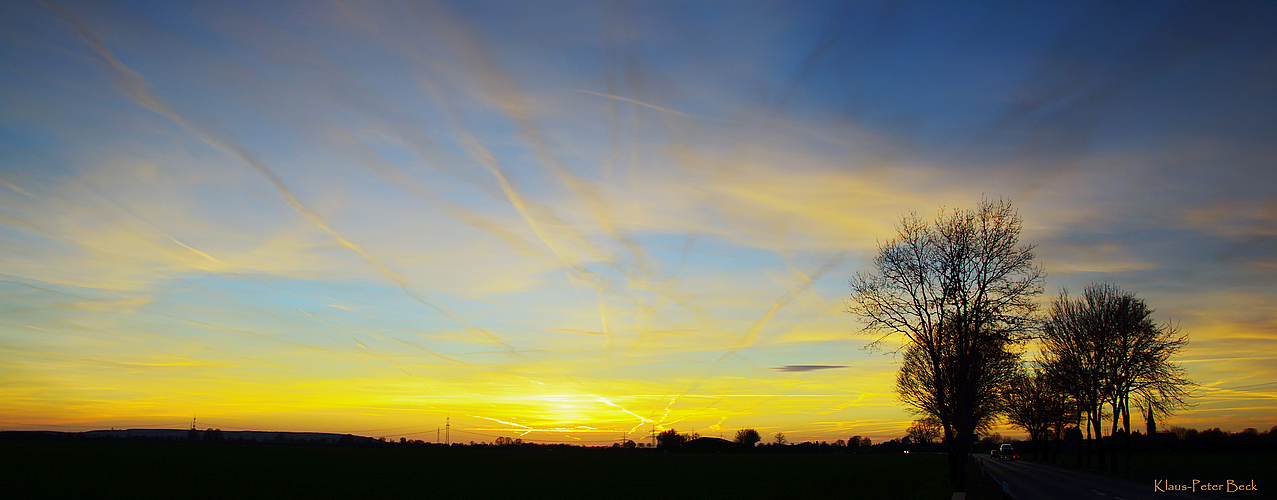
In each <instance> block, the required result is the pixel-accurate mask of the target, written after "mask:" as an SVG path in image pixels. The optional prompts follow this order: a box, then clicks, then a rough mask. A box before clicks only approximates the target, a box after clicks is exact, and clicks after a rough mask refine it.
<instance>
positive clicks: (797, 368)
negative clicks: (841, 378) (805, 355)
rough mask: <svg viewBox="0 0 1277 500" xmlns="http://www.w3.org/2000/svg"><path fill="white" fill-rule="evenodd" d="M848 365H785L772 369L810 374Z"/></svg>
mask: <svg viewBox="0 0 1277 500" xmlns="http://www.w3.org/2000/svg"><path fill="white" fill-rule="evenodd" d="M846 367H847V366H846V365H785V366H777V367H773V368H770V369H771V370H776V371H778V372H810V371H816V370H830V369H833V368H846Z"/></svg>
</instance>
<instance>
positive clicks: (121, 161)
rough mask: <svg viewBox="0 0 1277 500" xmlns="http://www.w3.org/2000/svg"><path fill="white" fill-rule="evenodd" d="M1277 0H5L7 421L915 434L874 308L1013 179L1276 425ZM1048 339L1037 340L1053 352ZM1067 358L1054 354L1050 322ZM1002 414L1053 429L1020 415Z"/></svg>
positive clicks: (40, 426) (583, 438)
mask: <svg viewBox="0 0 1277 500" xmlns="http://www.w3.org/2000/svg"><path fill="white" fill-rule="evenodd" d="M1274 24H1277V4H1273V3H1271V2H1259V1H1237V2H1169V1H1155V2H1089V3H1088V2H901V1H884V2H688V3H682V2H664V1H652V2H646V1H645V2H627V1H600V2H566V1H537V2H484V1H465V2H431V1H421V2H363V1H360V2H350V1H345V0H339V1H331V2H330V1H318V0H316V1H304V2H287V1H281V2H163V1H157V2H78V1H69V0H58V1H47V2H26V1H14V2H3V3H2V4H0V428H3V429H6V430H66V431H79V430H90V429H105V428H179V429H180V428H185V427H186V426H187V425H189V424H190V423H191V420H192V418H195V419H197V422H198V425H199V426H200V428H205V427H217V428H221V429H223V430H240V429H253V430H291V431H316V432H339V433H355V434H360V435H367V436H373V437H381V436H385V437H388V438H390V439H397V438H398V437H406V438H408V439H423V440H426V441H434V440H435V439H436V432H437V431H438V429H439V428H440V427H442V426H444V425H448V426H449V428H450V431H451V439H452V441H453V442H468V441H478V442H487V441H492V440H493V439H495V438H496V437H498V436H508V437H519V438H521V439H524V440H525V441H543V442H568V443H577V444H589V445H606V444H610V443H613V442H617V441H619V440H621V439H623V438H629V439H636V440H644V439H646V438H647V436H648V435H649V433H650V432H651V431H652V430H653V429H655V430H658V431H659V430H662V429H670V428H673V429H676V430H678V431H680V432H689V431H695V432H698V433H700V434H701V435H706V436H718V435H722V436H724V437H727V438H730V437H731V436H732V435H733V434H734V433H735V431H736V430H737V429H740V428H754V429H757V430H758V431H759V432H760V433H762V434H763V435H764V436H770V435H772V434H774V433H776V432H783V433H785V435H786V436H787V437H788V439H789V440H790V441H792V442H800V441H806V440H828V441H834V440H836V439H845V438H847V437H849V436H853V435H860V436H869V437H871V438H872V439H873V440H874V441H875V442H878V441H882V440H886V439H891V438H895V437H899V436H902V435H903V434H904V430H905V428H906V427H907V426H908V425H909V423H910V421H911V420H912V419H913V418H915V417H914V415H912V414H910V413H909V412H908V411H907V409H906V407H905V406H904V405H903V404H902V403H900V402H899V401H898V400H897V399H896V397H895V395H894V393H893V385H894V379H895V372H896V369H897V368H898V365H899V361H900V359H899V356H897V355H894V354H892V350H893V348H892V347H891V345H892V344H891V342H890V341H889V342H887V343H885V344H884V347H883V348H881V349H877V350H875V349H868V348H867V346H868V344H869V343H870V342H871V341H872V340H873V339H874V338H875V337H873V336H872V335H869V334H866V333H863V332H862V330H861V329H862V327H863V323H862V322H861V321H860V320H859V319H858V318H856V317H855V316H853V315H851V314H848V313H846V312H845V311H844V309H845V307H846V300H847V298H848V297H849V289H848V280H849V279H850V278H851V277H852V276H853V275H854V274H855V273H856V272H857V271H859V270H864V269H867V268H868V266H869V265H870V262H871V260H872V258H873V256H874V255H875V253H876V251H877V248H878V245H879V243H880V242H882V241H885V240H886V239H888V238H890V237H891V236H892V234H893V227H894V225H895V224H896V223H897V222H898V221H899V220H900V218H901V217H902V216H905V215H908V214H910V213H914V212H916V213H919V214H922V215H928V216H929V215H933V214H935V213H937V212H938V211H939V210H941V208H942V207H948V208H969V207H974V206H975V205H976V204H977V203H978V202H979V201H980V200H981V199H982V198H989V199H1006V200H1009V201H1011V202H1012V203H1013V204H1014V205H1015V206H1016V207H1017V209H1018V211H1019V213H1020V215H1021V216H1022V217H1023V220H1024V231H1023V233H1022V235H1021V238H1022V241H1023V242H1025V243H1029V244H1033V245H1036V254H1037V262H1038V263H1040V264H1041V265H1042V266H1043V267H1044V268H1045V270H1046V273H1047V278H1046V284H1045V289H1046V292H1045V293H1044V294H1043V295H1042V296H1041V297H1040V300H1041V301H1042V303H1043V304H1045V303H1047V302H1048V301H1049V300H1050V299H1051V297H1053V296H1054V295H1056V294H1058V293H1059V291H1060V290H1061V289H1068V290H1070V291H1074V292H1078V291H1080V290H1081V289H1082V288H1083V287H1085V286H1086V285H1087V284H1089V283H1092V282H1109V283H1114V284H1117V285H1118V286H1120V287H1122V288H1123V289H1125V290H1128V291H1132V292H1135V293H1137V294H1138V295H1139V297H1141V298H1143V299H1145V300H1146V301H1147V302H1148V304H1149V305H1150V306H1151V307H1152V308H1154V309H1155V310H1156V312H1155V313H1154V319H1155V320H1157V321H1158V322H1159V323H1170V324H1173V325H1177V326H1178V328H1180V329H1181V330H1182V331H1183V332H1184V333H1187V334H1188V335H1189V339H1190V344H1189V345H1188V346H1187V348H1185V349H1184V351H1183V352H1182V354H1181V356H1179V357H1178V358H1177V360H1178V361H1179V362H1180V363H1182V366H1183V367H1184V368H1185V369H1186V370H1187V373H1188V375H1189V377H1190V378H1192V379H1193V380H1195V381H1196V382H1197V383H1199V384H1200V387H1198V388H1197V389H1196V390H1195V392H1194V394H1195V397H1194V399H1193V402H1194V405H1193V406H1192V407H1190V408H1187V409H1184V410H1182V411H1180V412H1179V413H1178V414H1176V415H1175V416H1173V417H1170V418H1169V419H1167V420H1165V421H1163V422H1161V424H1162V425H1164V426H1165V425H1180V426H1185V427H1196V428H1212V427H1220V428H1223V429H1224V430H1232V431H1240V430H1242V429H1244V428H1247V427H1254V428H1258V429H1260V430H1261V431H1262V430H1266V429H1268V428H1270V427H1272V426H1273V425H1277V354H1275V353H1277V300H1275V299H1277V280H1275V279H1274V278H1277V195H1275V194H1274V193H1277V120H1274V119H1273V117H1274V116H1277V90H1275V89H1277V86H1275V85H1274V82H1277V31H1274V30H1272V29H1271V27H1272V26H1273V25H1274ZM1028 349H1029V351H1032V347H1031V346H1029V347H1028ZM1027 357H1030V358H1031V354H1030V355H1028V356H1027ZM997 430H998V431H999V432H1001V433H1003V434H1017V433H1019V432H1020V431H1017V430H1013V429H1008V428H1005V427H999V428H998V429H997Z"/></svg>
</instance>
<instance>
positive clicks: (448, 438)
mask: <svg viewBox="0 0 1277 500" xmlns="http://www.w3.org/2000/svg"><path fill="white" fill-rule="evenodd" d="M443 438H444V441H445V442H444V443H443V444H446V445H449V446H451V445H452V417H451V416H449V417H448V418H447V420H444V423H443Z"/></svg>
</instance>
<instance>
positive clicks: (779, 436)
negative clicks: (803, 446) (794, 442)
mask: <svg viewBox="0 0 1277 500" xmlns="http://www.w3.org/2000/svg"><path fill="white" fill-rule="evenodd" d="M772 439H773V440H774V441H775V443H776V444H778V445H781V446H784V445H787V444H789V440H788V439H786V438H785V433H783V432H777V433H776V435H775V436H772Z"/></svg>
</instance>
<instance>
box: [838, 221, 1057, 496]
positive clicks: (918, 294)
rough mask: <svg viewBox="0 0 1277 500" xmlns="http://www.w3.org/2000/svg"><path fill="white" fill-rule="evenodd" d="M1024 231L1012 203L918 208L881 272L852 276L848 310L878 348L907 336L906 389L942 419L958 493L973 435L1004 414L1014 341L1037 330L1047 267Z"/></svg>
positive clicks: (883, 255)
mask: <svg viewBox="0 0 1277 500" xmlns="http://www.w3.org/2000/svg"><path fill="white" fill-rule="evenodd" d="M1021 228H1022V221H1021V218H1020V216H1019V214H1018V213H1017V212H1016V211H1015V209H1014V208H1013V207H1012V206H1011V204H1010V203H1009V202H1006V201H1002V200H998V201H991V200H987V199H985V200H981V201H980V204H979V205H978V206H977V207H976V208H975V209H971V210H963V209H955V210H952V211H947V212H945V211H942V212H941V213H940V214H939V215H937V216H936V218H935V219H934V220H933V221H927V220H924V219H923V218H921V217H919V216H918V215H917V214H912V215H910V216H907V217H904V218H903V219H902V220H901V221H900V224H899V225H898V226H897V227H896V235H895V237H894V238H892V239H891V240H889V241H887V242H886V243H884V244H881V245H880V247H879V249H878V256H877V257H876V258H875V259H874V261H873V268H872V269H871V270H869V271H862V272H860V273H858V274H857V275H856V276H855V277H854V278H852V280H851V299H850V301H849V302H848V305H847V310H848V312H851V313H853V314H856V315H858V316H860V317H861V318H862V319H863V320H864V321H865V330H866V331H870V332H875V333H878V334H880V336H879V337H878V338H877V339H876V340H875V342H874V343H873V344H872V345H873V346H874V347H876V348H877V347H881V345H882V341H883V340H886V339H887V338H890V337H893V336H899V337H903V338H902V340H903V341H904V342H903V344H902V347H901V349H902V350H903V352H904V363H903V365H902V367H901V372H900V375H899V376H898V377H897V393H898V394H899V395H900V397H901V399H902V400H903V401H904V402H905V403H906V404H908V405H910V406H911V407H913V409H914V410H915V411H917V412H918V413H920V414H922V415H925V416H932V417H936V418H938V419H939V420H940V422H941V426H942V427H943V429H944V433H945V439H946V442H947V443H948V448H949V475H950V481H951V482H952V483H953V484H954V485H955V488H956V489H957V490H958V491H964V490H965V487H966V485H965V484H964V481H963V478H964V476H965V472H966V471H965V469H966V463H967V461H966V460H965V459H964V458H965V457H966V455H967V454H968V453H969V452H970V449H971V442H972V438H973V435H974V433H975V431H976V430H977V428H978V427H979V426H980V425H981V423H983V422H988V421H989V420H990V419H991V418H992V417H994V416H995V415H996V414H997V413H998V412H999V411H1000V408H999V406H998V404H999V402H1000V401H1001V396H1000V394H999V390H1000V389H1001V388H1002V387H1004V386H1005V384H1004V383H1003V382H1004V380H1003V379H1004V378H1005V377H1006V376H1009V374H1011V373H1013V371H1012V370H1013V369H1014V366H1015V359H1016V355H1015V353H1014V352H1013V347H1014V346H1015V345H1017V344H1019V343H1021V342H1022V341H1023V339H1024V337H1025V336H1026V334H1027V333H1028V332H1029V331H1030V330H1031V328H1032V326H1033V321H1032V319H1031V315H1032V313H1033V312H1034V310H1035V306H1036V304H1035V301H1034V297H1035V296H1036V295H1038V294H1040V293H1042V281H1043V276H1044V272H1043V271H1042V268H1041V267H1039V266H1037V265H1036V264H1034V262H1033V258H1034V256H1033V246H1031V245H1022V244H1020V231H1021Z"/></svg>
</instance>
